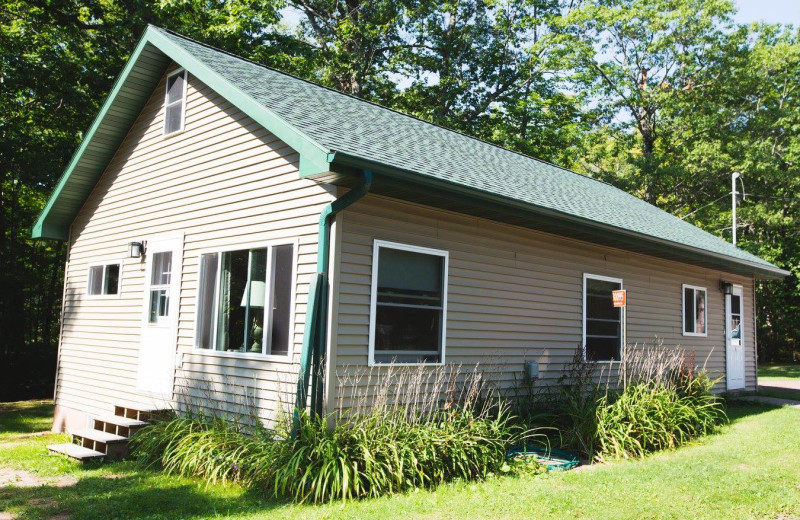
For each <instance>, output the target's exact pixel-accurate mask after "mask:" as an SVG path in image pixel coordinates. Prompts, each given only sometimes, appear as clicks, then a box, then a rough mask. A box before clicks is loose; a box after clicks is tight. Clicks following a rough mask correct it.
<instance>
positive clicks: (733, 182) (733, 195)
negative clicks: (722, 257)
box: [731, 172, 739, 245]
mask: <svg viewBox="0 0 800 520" xmlns="http://www.w3.org/2000/svg"><path fill="white" fill-rule="evenodd" d="M738 178H739V172H733V174H731V204H732V207H733V211H732V212H731V219H732V220H733V222H732V224H733V225H732V226H731V231H733V245H736V179H738Z"/></svg>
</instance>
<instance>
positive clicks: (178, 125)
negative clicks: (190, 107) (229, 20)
mask: <svg viewBox="0 0 800 520" xmlns="http://www.w3.org/2000/svg"><path fill="white" fill-rule="evenodd" d="M164 106H165V110H164V135H170V134H174V133H175V132H180V131H181V130H183V123H184V118H185V114H186V70H185V69H178V70H176V71H175V72H173V73H171V74H170V75H169V76H167V87H166V92H165V93H164Z"/></svg>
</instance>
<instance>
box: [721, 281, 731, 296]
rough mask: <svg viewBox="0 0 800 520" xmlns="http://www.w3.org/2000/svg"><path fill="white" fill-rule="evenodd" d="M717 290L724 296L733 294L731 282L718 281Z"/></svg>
mask: <svg viewBox="0 0 800 520" xmlns="http://www.w3.org/2000/svg"><path fill="white" fill-rule="evenodd" d="M719 290H720V291H722V293H723V294H725V295H726V296H730V295H731V294H733V284H732V283H731V282H725V281H723V280H720V281H719Z"/></svg>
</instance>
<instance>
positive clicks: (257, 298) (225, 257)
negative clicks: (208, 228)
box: [196, 244, 294, 355]
mask: <svg viewBox="0 0 800 520" xmlns="http://www.w3.org/2000/svg"><path fill="white" fill-rule="evenodd" d="M293 273H294V246H293V245H291V244H287V245H279V246H273V247H263V248H255V249H240V250H236V251H224V252H220V253H209V254H204V255H202V256H201V257H200V280H199V285H198V308H197V332H196V345H197V347H198V348H202V349H209V350H218V351H226V352H247V353H253V354H276V355H286V354H288V353H289V350H290V348H289V347H290V340H291V336H290V331H291V310H292V309H291V302H292V290H293V288H294V277H293Z"/></svg>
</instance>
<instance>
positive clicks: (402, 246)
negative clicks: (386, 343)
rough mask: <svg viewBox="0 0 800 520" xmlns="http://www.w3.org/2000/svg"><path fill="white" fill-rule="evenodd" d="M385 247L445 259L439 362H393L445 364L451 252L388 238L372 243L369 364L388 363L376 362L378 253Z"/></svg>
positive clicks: (423, 364) (426, 364) (418, 364)
mask: <svg viewBox="0 0 800 520" xmlns="http://www.w3.org/2000/svg"><path fill="white" fill-rule="evenodd" d="M382 247H385V248H388V249H399V250H401V251H411V252H413V253H422V254H426V255H431V256H439V257H442V258H443V259H444V266H443V277H442V309H441V311H442V323H441V331H440V333H439V334H440V338H439V339H440V345H441V348H440V352H439V362H438V363H393V364H394V365H396V366H441V365H444V364H445V351H446V340H447V286H448V272H449V264H450V253H449V252H448V251H444V250H441V249H432V248H429V247H421V246H414V245H410V244H401V243H398V242H389V241H386V240H378V239H375V241H374V243H373V244H372V282H371V286H370V302H369V340H368V341H369V342H368V346H369V357H368V365H369V366H381V365H386V363H376V362H375V316H376V311H377V301H378V257H379V255H378V253H379V250H380V248H382Z"/></svg>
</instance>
